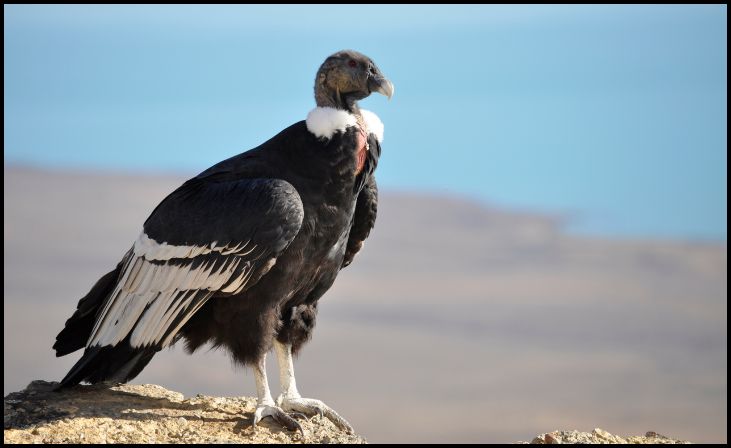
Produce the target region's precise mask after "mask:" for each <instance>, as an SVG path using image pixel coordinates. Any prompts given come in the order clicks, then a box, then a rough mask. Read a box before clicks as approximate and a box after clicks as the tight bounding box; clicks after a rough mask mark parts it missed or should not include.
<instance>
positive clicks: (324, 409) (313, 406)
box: [279, 398, 354, 434]
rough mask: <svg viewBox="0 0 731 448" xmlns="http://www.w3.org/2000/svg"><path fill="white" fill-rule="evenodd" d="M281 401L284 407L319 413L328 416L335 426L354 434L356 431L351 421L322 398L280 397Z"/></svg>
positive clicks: (308, 413)
mask: <svg viewBox="0 0 731 448" xmlns="http://www.w3.org/2000/svg"><path fill="white" fill-rule="evenodd" d="M279 402H280V405H281V406H282V409H286V410H288V411H299V412H301V413H304V414H306V415H311V416H312V415H315V414H319V415H320V418H327V419H328V420H330V421H331V422H332V423H333V424H334V425H335V426H337V427H338V428H339V429H341V430H343V431H345V432H347V433H348V434H353V432H354V431H353V427H352V426H350V423H348V422H347V421H346V420H345V419H344V418H343V417H341V416H340V415H339V414H338V413H337V412H335V411H334V410H333V409H332V408H330V407H329V406H328V405H326V404H325V403H323V402H322V401H320V400H313V399H311V398H280V400H279Z"/></svg>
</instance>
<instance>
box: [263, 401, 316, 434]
mask: <svg viewBox="0 0 731 448" xmlns="http://www.w3.org/2000/svg"><path fill="white" fill-rule="evenodd" d="M264 417H271V418H272V419H273V420H274V421H275V422H277V423H278V424H280V425H281V426H284V427H285V428H287V429H288V430H290V431H299V432H300V433H301V434H302V435H304V434H305V431H304V430H303V429H302V426H301V425H300V424H299V423H298V422H297V420H295V419H293V418H292V417H290V416H289V415H287V413H286V412H284V411H283V410H282V409H281V408H279V407H277V406H269V405H259V406H257V407H256V411H255V412H254V426H256V425H257V424H258V423H259V422H260V421H261V420H262V419H263V418H264Z"/></svg>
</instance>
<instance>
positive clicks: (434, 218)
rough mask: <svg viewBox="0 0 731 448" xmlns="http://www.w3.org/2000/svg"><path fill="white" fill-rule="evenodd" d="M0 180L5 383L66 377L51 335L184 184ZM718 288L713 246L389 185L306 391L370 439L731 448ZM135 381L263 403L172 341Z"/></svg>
mask: <svg viewBox="0 0 731 448" xmlns="http://www.w3.org/2000/svg"><path fill="white" fill-rule="evenodd" d="M4 175H5V179H4V188H5V190H4V191H5V192H4V212H5V214H4V216H5V220H4V221H5V235H4V243H5V245H4V266H5V267H4V274H5V281H4V298H5V300H4V311H5V314H4V337H5V340H4V394H7V393H8V392H13V391H16V390H20V389H22V388H24V387H25V386H26V385H27V384H28V383H29V382H30V381H31V380H33V379H38V378H42V379H47V380H58V379H60V378H61V377H62V376H63V375H64V374H65V373H66V371H67V369H68V368H69V367H70V366H71V365H72V364H73V363H74V362H75V360H76V359H77V358H78V356H79V355H78V354H73V355H69V356H66V357H63V358H55V357H54V355H53V352H52V351H51V345H52V344H53V341H54V338H55V335H56V333H57V332H58V331H59V330H60V329H61V328H62V326H63V323H64V322H65V320H66V319H67V318H68V317H69V316H70V315H71V313H72V312H73V310H74V308H75V305H76V302H77V301H78V299H79V298H80V297H81V296H82V295H84V294H85V293H86V292H87V291H88V290H89V288H90V287H91V286H92V285H93V284H94V282H95V281H96V280H97V279H98V278H99V277H100V276H101V275H102V274H104V273H106V272H107V271H109V270H110V269H111V268H113V267H114V265H115V264H116V263H117V262H118V261H119V259H120V258H121V256H122V255H123V254H124V252H125V251H126V250H127V249H128V248H129V247H130V246H131V245H132V243H133V242H134V240H135V239H136V237H137V236H138V234H139V232H140V230H141V225H142V223H143V221H144V220H145V218H146V217H147V215H148V214H149V213H150V212H151V211H152V209H153V208H154V206H155V205H156V204H157V203H158V202H159V201H160V200H161V199H162V198H163V197H164V196H165V195H166V194H167V193H169V192H171V191H172V190H173V189H174V188H175V187H177V186H178V185H180V184H181V183H182V182H183V181H184V180H185V178H184V177H174V176H162V175H160V176H152V175H147V176H129V175H120V174H89V173H80V172H79V173H72V172H46V171H39V170H30V169H23V168H10V169H8V168H6V169H5V171H4ZM726 293H727V247H726V244H725V243H722V244H721V243H719V244H711V243H690V242H674V241H627V240H603V239H597V238H580V237H574V236H567V235H566V234H564V233H563V232H562V230H561V228H560V226H559V220H557V219H553V218H550V217H545V216H541V215H534V214H530V213H514V212H507V211H503V210H496V209H492V208H486V207H485V206H484V205H481V204H478V203H474V202H470V201H466V200H461V199H458V198H453V197H446V196H428V195H421V194H406V193H389V192H383V193H382V197H381V205H380V207H379V217H378V221H377V224H376V228H375V230H374V231H373V233H372V234H371V237H370V238H369V240H368V241H367V242H366V244H365V248H364V250H363V252H362V253H361V254H360V255H359V256H358V258H357V259H356V261H355V262H354V263H353V265H352V266H351V267H349V268H347V269H345V270H344V271H343V272H342V273H341V274H340V276H339V278H338V280H337V281H336V282H335V286H334V287H333V288H332V289H331V290H330V291H329V292H328V293H327V294H326V295H325V297H324V298H323V300H322V302H321V307H320V315H319V318H318V325H317V329H316V331H315V336H314V339H313V341H312V342H311V343H310V345H309V346H308V347H306V348H305V350H304V351H303V354H302V356H301V357H300V359H299V360H298V361H297V365H296V369H297V375H298V376H297V379H298V385H299V386H300V390H301V392H302V393H303V395H305V396H310V397H316V398H320V399H322V400H324V401H325V402H326V403H328V404H330V405H331V406H333V407H334V408H335V409H337V410H338V411H339V412H340V413H341V414H342V415H344V416H346V417H347V418H348V420H349V421H350V422H351V423H352V424H353V426H354V427H355V428H356V431H357V432H358V433H359V434H362V435H363V436H364V437H366V438H367V439H368V440H369V441H371V442H386V441H394V442H446V441H457V442H512V441H515V440H525V439H526V438H530V437H532V435H534V434H540V433H545V432H548V431H552V430H554V429H558V428H577V429H579V430H583V431H590V430H591V429H592V428H595V427H597V426H601V427H602V428H604V429H606V430H608V431H610V432H612V433H621V434H641V433H644V432H646V431H647V430H648V429H651V430H653V431H656V432H658V433H662V434H672V435H673V436H675V437H678V438H680V439H685V440H693V441H694V442H726V431H727V426H726V414H727V401H726V393H727V383H726V372H727V346H726V337H727V318H726V312H727V306H726ZM242 331H245V329H242ZM269 372H270V374H271V375H272V376H271V383H272V387H273V391H274V393H275V394H276V393H278V389H277V387H278V384H277V378H278V376H277V375H276V366H275V365H274V363H273V362H270V366H269ZM134 383H137V384H142V383H154V384H160V385H163V386H165V387H166V388H169V389H173V390H178V391H180V392H183V393H184V394H186V396H192V395H195V394H197V393H201V394H206V395H216V396H235V395H247V396H252V395H255V388H254V379H253V375H252V373H251V371H250V370H247V369H237V368H233V367H232V365H231V362H230V361H229V360H228V358H227V357H226V355H225V354H223V353H220V352H213V351H208V352H205V351H202V352H199V353H196V354H194V355H192V356H188V355H185V354H183V353H182V350H181V349H179V348H174V349H172V350H167V351H164V352H162V353H160V354H159V355H157V356H156V358H155V359H154V360H153V361H152V362H151V364H150V365H149V366H148V367H147V369H146V370H145V371H144V372H143V373H142V374H141V375H140V376H139V377H138V378H137V379H136V380H135V381H134Z"/></svg>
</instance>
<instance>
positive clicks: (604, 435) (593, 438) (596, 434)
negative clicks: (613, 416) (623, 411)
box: [519, 428, 690, 445]
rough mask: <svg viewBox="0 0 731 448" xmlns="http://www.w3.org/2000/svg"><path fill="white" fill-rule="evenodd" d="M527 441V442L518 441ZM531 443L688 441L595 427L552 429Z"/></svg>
mask: <svg viewBox="0 0 731 448" xmlns="http://www.w3.org/2000/svg"><path fill="white" fill-rule="evenodd" d="M519 443H528V442H519ZM530 443H533V444H541V445H543V444H577V443H580V444H587V443H591V444H595V443H602V444H604V443H621V444H628V443H651V444H658V443H673V444H674V443H690V442H686V441H684V440H677V439H673V438H671V437H666V436H663V435H660V434H658V433H656V432H655V431H648V432H647V433H646V434H645V435H644V436H629V437H621V436H616V435H614V434H610V433H608V432H607V431H605V430H603V429H600V428H596V429H594V430H593V431H592V432H581V431H553V432H548V433H545V434H541V435H540V436H537V437H535V438H534V439H533V441H531V442H530Z"/></svg>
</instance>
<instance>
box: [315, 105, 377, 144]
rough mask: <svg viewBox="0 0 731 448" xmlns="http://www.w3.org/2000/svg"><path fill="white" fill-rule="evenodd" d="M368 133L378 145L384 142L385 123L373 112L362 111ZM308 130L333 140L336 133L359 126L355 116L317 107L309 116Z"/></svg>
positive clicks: (332, 108)
mask: <svg viewBox="0 0 731 448" xmlns="http://www.w3.org/2000/svg"><path fill="white" fill-rule="evenodd" d="M360 113H361V115H362V116H363V121H365V125H366V127H367V128H368V132H369V133H371V134H373V135H374V136H375V137H376V140H378V143H381V142H382V141H383V122H381V120H380V118H378V116H377V115H376V114H374V113H373V112H371V111H369V110H365V109H361V110H360ZM306 124H307V130H308V131H310V132H312V133H313V134H315V136H317V137H318V138H327V139H330V138H332V136H333V135H335V133H336V132H344V131H345V130H346V129H347V128H349V127H351V126H357V125H358V120H357V119H356V118H355V115H353V114H351V113H349V112H346V111H344V110H340V109H335V108H334V107H316V108H314V109H312V110H311V111H310V113H308V114H307V120H306Z"/></svg>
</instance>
